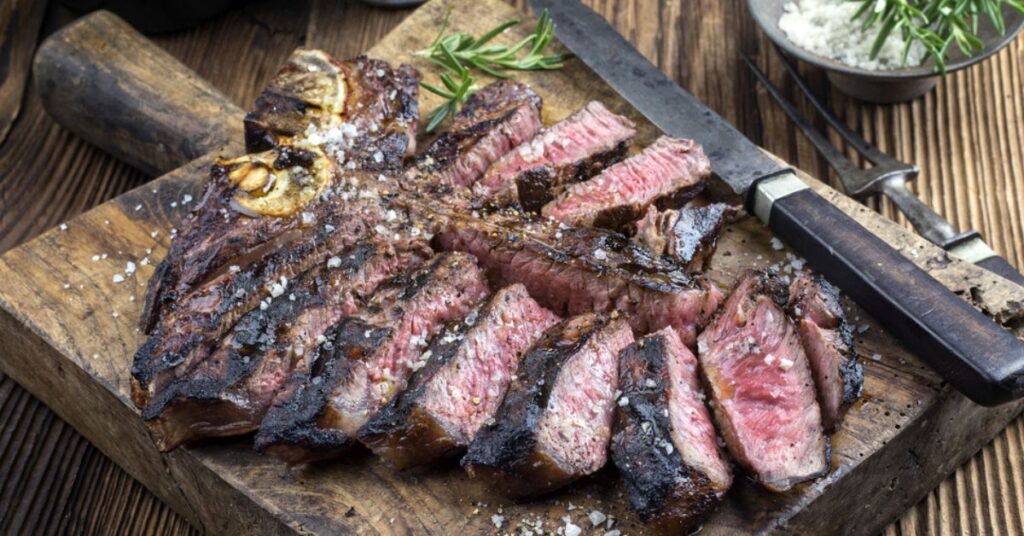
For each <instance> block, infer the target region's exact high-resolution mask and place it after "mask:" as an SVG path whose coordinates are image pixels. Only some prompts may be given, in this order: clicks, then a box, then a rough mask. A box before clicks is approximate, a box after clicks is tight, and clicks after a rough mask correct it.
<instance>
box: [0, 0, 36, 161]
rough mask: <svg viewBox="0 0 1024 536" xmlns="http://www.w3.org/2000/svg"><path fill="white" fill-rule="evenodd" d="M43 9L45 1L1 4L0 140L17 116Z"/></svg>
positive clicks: (18, 1)
mask: <svg viewBox="0 0 1024 536" xmlns="http://www.w3.org/2000/svg"><path fill="white" fill-rule="evenodd" d="M45 13H46V2H33V1H31V0H10V1H8V2H4V3H3V4H0V55H2V56H3V57H0V143H3V142H4V140H5V139H7V134H8V133H9V132H10V131H11V124H13V123H14V120H15V119H17V118H18V112H19V111H21V101H22V97H23V96H24V94H25V82H27V81H28V66H29V63H30V62H31V61H32V50H33V47H35V44H36V37H37V36H38V35H39V27H40V26H41V25H42V23H43V15H44V14H45Z"/></svg>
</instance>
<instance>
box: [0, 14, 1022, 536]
mask: <svg viewBox="0 0 1024 536" xmlns="http://www.w3.org/2000/svg"><path fill="white" fill-rule="evenodd" d="M446 5H452V6H453V7H454V9H455V13H453V15H452V17H451V21H452V22H453V24H454V26H455V27H454V29H457V30H467V31H474V32H479V31H481V29H483V28H487V27H490V26H492V25H494V24H495V23H497V22H498V21H501V20H504V19H507V18H511V17H513V16H515V13H514V12H513V11H512V10H511V9H509V8H508V7H507V6H505V5H503V4H500V3H497V2H493V1H486V2H470V1H459V2H440V1H434V2H431V3H428V4H427V5H425V6H424V7H423V8H421V9H420V10H419V11H417V12H416V13H415V14H413V15H412V16H410V17H409V19H407V20H406V21H405V22H404V23H403V24H402V25H401V26H400V27H399V28H398V29H396V31H395V32H393V33H392V34H391V35H389V37H388V38H386V39H385V40H384V41H383V42H382V43H381V44H380V45H378V46H377V47H375V48H374V49H372V50H371V51H369V53H370V54H371V55H373V56H377V57H382V58H388V59H390V60H391V61H410V62H413V63H414V65H416V66H417V67H418V68H420V69H422V70H423V71H424V73H427V76H428V77H431V76H432V74H430V73H432V72H433V71H432V70H431V67H430V65H429V63H427V62H425V61H424V60H422V59H420V58H416V57H413V56H412V55H411V54H410V51H414V50H417V49H419V48H422V46H423V45H424V44H425V43H426V42H428V41H429V40H430V39H431V38H432V37H433V35H434V34H435V32H436V29H437V27H438V26H439V25H440V22H441V20H442V18H443V16H444V11H445V6H446ZM523 30H524V28H516V29H514V30H513V31H512V33H513V34H514V35H513V36H510V37H509V38H510V39H511V38H514V37H517V36H521V35H522V31H523ZM522 78H523V80H525V81H527V82H528V83H530V84H532V85H533V86H534V87H535V88H536V89H537V91H538V92H539V93H540V94H541V95H542V96H543V97H544V98H545V119H546V120H547V121H554V120H557V119H560V118H562V117H564V116H566V115H568V114H569V113H571V112H572V111H573V110H574V109H576V108H578V107H579V106H581V105H582V104H584V103H586V102H587V101H588V100H591V99H601V100H603V101H605V102H606V103H607V104H608V105H609V107H610V108H612V109H613V110H615V111H617V112H620V113H626V114H628V115H630V116H631V117H632V118H634V119H635V120H636V121H638V124H639V125H640V126H641V133H640V134H641V135H640V142H641V143H647V142H649V141H650V140H651V139H652V138H653V137H654V136H655V135H656V132H655V130H654V129H653V128H652V127H651V126H650V125H649V124H647V123H646V122H643V121H642V119H641V118H640V117H639V116H638V115H637V114H636V113H635V111H633V110H631V109H629V107H628V106H627V105H626V104H625V103H624V102H623V101H622V100H621V99H619V98H618V97H617V96H615V95H614V94H613V93H612V92H611V91H610V90H609V89H608V88H607V87H606V86H604V85H603V84H601V83H600V82H599V81H597V80H596V79H595V78H594V76H593V74H592V73H590V72H589V71H587V70H586V69H585V68H584V67H583V66H581V65H580V64H578V63H576V62H572V63H570V64H569V65H568V66H567V68H566V69H565V70H564V71H562V72H558V73H524V74H523V76H522ZM437 100H438V99H437V98H435V97H433V96H431V95H424V96H423V98H422V100H421V104H422V106H423V109H424V110H429V109H431V108H432V107H433V106H435V105H436V104H437ZM236 117H237V116H236ZM237 139H239V140H240V137H238V138H237ZM208 164H209V160H204V159H200V160H199V161H197V162H195V163H193V164H192V165H190V166H188V167H186V168H183V169H181V170H179V171H176V172H174V173H172V174H170V175H167V176H165V177H162V178H160V179H158V180H157V181H155V182H153V183H151V184H149V185H146V186H143V187H140V188H138V189H136V190H134V191H132V192H129V193H127V194H125V195H124V196H122V197H120V198H118V199H117V200H115V201H113V202H110V203H106V204H104V205H102V206H100V207H97V208H96V209H94V210H92V211H90V212H88V213H87V214H85V215H83V216H81V217H79V218H76V219H74V220H72V221H71V222H68V224H67V228H66V229H60V228H58V229H53V230H51V231H49V232H47V233H45V234H44V235H43V236H41V237H40V238H38V239H36V240H34V241H32V242H30V243H28V244H26V245H24V246H22V247H19V248H16V249H15V250H12V251H11V252H9V253H7V254H5V255H4V256H3V257H0V279H2V280H3V281H5V284H4V285H3V286H0V309H2V311H0V337H2V338H3V340H4V341H11V342H10V343H9V346H10V348H11V349H10V352H9V356H8V358H7V359H5V360H4V361H3V362H2V363H0V367H2V368H3V370H4V372H6V373H8V374H9V375H10V376H11V377H13V378H14V379H15V380H17V381H18V382H19V383H22V384H23V385H25V386H26V387H27V388H28V389H29V390H30V391H32V392H33V393H35V394H37V396H39V397H40V398H42V399H43V400H45V401H46V402H47V403H48V404H50V405H51V406H52V407H53V408H54V409H55V410H56V411H57V412H58V413H59V414H60V415H61V416H62V417H63V418H65V419H67V420H68V421H69V422H71V423H72V424H74V425H75V426H76V427H77V428H78V429H79V430H81V431H82V432H83V433H84V434H85V435H86V436H87V437H88V438H89V439H90V440H91V441H93V442H95V443H96V444H97V445H98V446H99V447H100V448H101V449H102V450H103V451H104V452H105V453H106V454H107V455H108V456H110V457H112V458H113V459H115V460H116V461H117V462H118V463H119V464H121V465H122V466H123V467H125V468H126V469H127V470H128V471H129V472H130V473H131V474H132V475H133V476H135V477H136V478H138V479H139V480H141V481H142V482H143V483H145V485H146V486H147V487H149V488H150V489H152V490H153V491H154V492H156V493H157V494H158V495H159V496H160V497H161V498H163V499H164V500H166V501H168V502H169V503H170V504H172V505H174V507H175V508H176V509H177V510H178V511H179V512H181V513H182V514H184V515H185V516H186V517H188V519H189V520H190V521H191V522H193V523H194V524H196V525H197V526H200V527H202V528H205V529H206V530H207V531H210V532H223V531H234V532H258V533H264V532H273V531H275V530H278V529H281V528H283V527H288V528H290V529H291V530H294V531H297V532H313V533H355V534H399V533H467V534H477V533H483V532H487V531H492V530H494V525H493V524H492V521H491V514H495V513H497V511H498V508H499V506H500V507H502V511H501V512H502V515H503V516H504V518H505V519H506V520H507V522H506V524H505V525H504V527H503V530H509V531H511V530H513V529H514V528H515V527H516V526H517V525H519V524H520V522H521V520H522V519H524V518H526V519H529V520H531V521H532V520H535V519H538V518H539V519H542V520H543V521H544V523H545V528H546V529H547V530H553V529H554V528H555V527H556V526H558V525H564V522H563V521H561V517H562V516H564V515H570V516H572V517H573V519H575V520H576V522H577V523H585V521H581V516H585V514H586V513H588V512H590V511H591V510H600V511H602V512H604V513H606V514H612V515H614V516H615V517H616V518H617V519H618V520H619V526H622V527H623V528H624V530H625V531H626V532H629V533H637V532H640V531H641V530H642V528H641V527H640V526H639V525H638V522H637V521H636V519H635V517H634V516H633V515H632V514H631V513H629V512H628V509H627V507H626V505H625V504H624V501H623V498H622V496H621V494H620V492H621V487H620V485H619V484H618V480H617V478H616V476H615V474H614V472H613V471H612V470H611V469H606V470H604V471H601V472H599V473H598V474H597V475H595V476H594V477H592V478H589V479H586V480H585V481H584V482H581V483H580V484H578V485H575V486H573V487H571V488H570V489H568V490H566V491H565V492H563V493H559V494H558V495H556V496H555V497H554V498H553V499H551V500H545V501H535V502H528V503H521V504H508V503H507V502H506V501H505V500H503V499H502V498H501V497H500V496H497V495H495V494H494V493H493V492H492V491H491V490H488V489H485V488H484V487H483V486H481V485H480V484H479V483H477V482H474V481H471V480H469V479H468V478H467V477H466V476H465V475H464V474H463V473H462V471H461V470H459V469H458V468H457V467H456V466H454V465H440V466H436V467H431V468H426V469H423V470H422V471H416V472H412V473H396V472H394V471H392V470H390V469H388V468H387V467H385V466H384V465H383V464H382V463H380V462H379V461H377V460H376V459H373V458H372V457H369V456H360V457H357V459H355V460H353V461H352V463H333V464H325V465H319V466H314V467H310V468H306V469H303V470H299V471H295V472H290V471H288V470H286V469H285V468H284V467H283V466H282V465H281V464H279V463H278V462H277V461H276V460H274V459H272V458H268V457H263V456H260V455H258V454H255V453H253V452H252V451H251V450H250V448H249V444H248V442H247V441H245V440H239V441H228V442H220V443H217V444H213V445H209V446H206V447H201V448H195V449H182V450H178V451H175V452H172V453H170V454H167V455H160V454H158V453H156V451H155V449H154V448H153V445H152V443H151V441H150V438H149V437H148V434H147V433H146V431H145V428H144V427H143V426H142V422H141V420H140V419H138V418H137V412H136V411H135V409H134V408H133V407H132V406H131V404H130V401H129V398H128V388H129V387H128V386H129V383H128V375H129V368H130V365H131V356H132V353H133V352H134V350H135V348H137V346H138V344H139V343H140V342H141V340H142V336H141V334H139V333H138V332H137V330H136V329H135V328H134V321H135V318H136V317H137V315H138V313H139V304H140V301H141V297H142V294H143V292H144V290H145V284H146V280H147V278H148V277H149V275H151V273H152V269H153V262H152V261H156V260H158V259H159V258H160V257H161V256H162V255H163V254H164V253H165V252H166V248H167V246H168V245H169V243H170V238H169V236H168V235H169V233H168V231H169V229H171V228H173V227H174V226H176V225H179V224H180V222H181V220H182V218H183V217H184V216H185V215H186V213H187V211H188V210H189V209H190V206H189V205H188V204H186V205H182V204H181V201H182V200H183V199H184V198H185V197H184V196H185V195H186V194H187V195H189V196H192V198H193V199H195V198H198V195H199V193H200V192H201V189H202V186H203V184H204V182H205V180H206V173H205V167H206V166H207V165H208ZM802 178H803V179H804V180H805V181H807V182H808V183H809V184H811V185H812V187H813V188H815V189H816V190H817V191H818V192H819V193H821V194H822V195H824V196H825V197H826V198H827V199H829V200H830V201H832V202H833V203H834V204H835V205H837V206H838V207H839V208H841V209H842V210H844V211H845V212H847V213H848V214H850V215H851V216H852V217H854V218H855V219H856V220H857V221H858V222H860V223H861V224H862V225H864V226H866V227H867V228H868V229H870V230H872V231H873V232H875V233H876V234H877V235H878V236H880V237H881V238H882V239H883V240H885V241H886V242H888V243H890V244H892V245H894V246H896V247H897V248H900V250H901V251H902V252H903V253H904V254H905V255H907V256H908V257H909V258H911V259H912V260H914V262H915V263H917V264H918V265H919V266H921V267H922V268H924V269H926V270H927V271H929V273H931V274H932V275H933V276H935V277H936V278H938V279H939V280H940V281H942V282H943V283H944V284H945V285H946V286H947V287H949V288H951V289H953V290H954V291H957V292H959V293H961V294H962V295H964V296H967V297H971V298H972V299H973V300H975V302H976V304H977V305H979V306H980V307H981V308H982V309H983V310H985V311H986V312H988V313H989V314H991V315H993V316H995V317H997V318H998V319H1000V320H1001V321H1004V322H1010V321H1014V320H1016V319H1019V318H1020V316H1021V310H1020V304H1021V303H1024V291H1022V290H1021V289H1020V288H1018V287H1016V286H1014V285H1011V284H1009V283H1008V282H1006V281H1005V280H1002V279H1001V278H998V277H995V276H992V275H990V274H988V273H987V272H985V271H984V270H981V269H979V268H977V267H975V266H971V265H967V264H964V263H961V262H958V261H955V260H950V259H949V258H948V257H947V256H946V255H945V254H944V253H943V252H942V251H940V250H938V249H937V248H935V247H933V246H931V245H930V244H928V243H926V242H924V241H923V240H922V239H920V238H919V237H917V236H915V235H912V234H910V233H908V232H907V231H906V230H904V229H903V228H901V227H899V226H897V225H895V224H893V223H891V222H889V221H886V220H884V219H883V218H881V217H879V216H878V215H877V214H875V213H873V212H871V211H869V210H867V209H865V208H864V207H863V206H861V205H859V204H857V203H856V202H854V201H852V200H850V199H848V198H845V197H844V196H841V195H840V194H838V193H836V192H835V191H833V190H831V189H829V188H828V187H826V186H824V185H822V184H821V183H819V182H817V181H815V180H814V179H812V178H810V177H807V176H805V175H804V176H802ZM771 238H772V236H771V234H770V232H769V231H768V230H767V229H766V228H765V227H764V226H763V225H761V224H760V223H758V222H757V221H756V220H754V219H753V218H745V219H743V220H742V221H740V222H737V223H736V224H735V225H733V226H731V227H730V229H729V231H728V232H726V233H725V235H724V237H723V239H722V242H721V244H720V247H719V252H718V254H717V255H716V256H715V258H714V261H713V263H712V266H711V269H710V272H709V274H710V276H711V277H712V278H713V279H714V280H715V281H716V282H718V283H719V284H722V285H723V286H725V285H729V284H731V283H732V282H733V281H734V280H735V278H736V276H737V275H738V274H739V273H740V272H742V271H743V270H745V269H747V268H751V267H754V268H758V267H764V266H768V265H772V264H775V265H779V266H781V267H783V268H785V266H786V265H787V263H790V262H792V261H791V260H790V259H789V258H788V257H787V256H786V253H787V251H786V250H776V249H774V248H773V247H772V246H771ZM93 256H99V260H97V261H92V260H91V259H92V258H93ZM142 259H148V262H146V263H142V262H141V261H142ZM128 261H132V262H135V263H136V264H137V266H138V267H139V268H138V270H137V271H136V272H135V273H134V274H130V275H129V276H128V277H127V278H126V281H124V282H122V283H116V282H114V279H113V277H112V276H113V275H114V274H123V272H124V266H125V263H126V262H128ZM849 314H850V317H851V319H852V320H853V322H854V323H855V324H856V325H857V326H860V327H861V328H862V330H858V331H860V333H859V335H858V337H857V340H856V348H857V350H858V351H859V352H860V353H861V355H863V356H865V396H864V398H863V399H862V400H861V401H860V402H859V403H858V404H856V405H855V406H854V407H853V408H852V409H851V411H850V413H849V415H848V416H847V418H846V422H845V425H844V427H843V428H842V430H841V431H839V432H838V433H837V434H835V435H834V436H833V438H832V440H833V447H834V449H833V460H834V466H835V469H834V470H833V472H832V473H830V474H829V475H828V476H826V477H825V478H823V479H821V480H819V481H816V482H813V483H810V484H807V485H803V486H799V487H798V488H797V489H796V490H795V491H794V492H792V493H789V494H785V495H775V494H771V493H768V492H765V491H764V490H762V489H761V488H759V487H757V486H755V485H752V484H750V483H748V482H745V481H743V479H740V483H739V484H738V485H737V488H736V490H734V492H733V493H732V494H731V495H730V497H729V500H728V501H727V503H726V505H725V506H724V507H723V509H722V510H721V511H719V512H718V513H716V514H715V515H714V516H713V517H712V518H711V520H710V521H709V522H708V525H707V526H706V527H705V529H704V530H705V531H707V532H708V533H711V534H737V533H818V532H821V531H822V530H825V529H839V530H841V531H842V532H847V533H850V534H872V533H875V532H877V531H878V530H880V529H881V528H882V527H883V526H884V525H885V524H886V523H887V522H888V521H889V520H891V519H893V518H894V517H896V516H897V515H899V514H900V513H901V512H902V511H903V510H904V509H905V508H907V507H908V506H910V505H912V504H913V503H915V502H916V501H917V500H918V499H919V498H920V497H921V496H923V495H924V494H926V493H927V492H928V490H930V489H931V488H932V487H933V486H934V485H935V484H936V483H937V482H939V480H941V479H942V478H943V476H944V475H946V474H948V472H949V471H951V470H952V469H953V468H955V467H956V465H957V464H959V463H960V462H961V461H962V460H963V459H965V458H966V457H968V456H970V455H971V454H972V453H973V452H975V451H976V450H977V448H979V447H980V446H981V445H982V444H983V443H984V442H986V441H988V440H989V439H990V438H991V437H992V436H993V435H994V434H995V433H997V432H998V430H1000V429H1001V428H1002V427H1003V426H1005V424H1006V423H1007V422H1008V421H1009V420H1010V419H1012V418H1013V417H1014V416H1015V415H1017V414H1018V413H1019V412H1020V410H1021V408H1022V406H1021V404H1020V403H1015V404H1009V405H1004V406H1001V407H999V408H994V409H991V408H982V407H980V406H977V405H975V404H973V403H971V402H969V401H968V400H966V399H965V398H964V397H963V396H961V395H959V394H958V393H956V392H954V391H952V390H951V389H950V388H949V387H948V386H946V385H944V384H943V383H942V382H941V380H940V379H939V378H938V377H937V376H936V375H935V374H934V373H933V372H931V371H930V370H929V369H928V368H927V367H925V366H924V365H923V364H922V363H921V362H920V361H919V360H917V359H916V358H915V357H913V356H912V354H910V353H909V352H908V351H907V350H906V349H904V348H902V347H900V346H899V345H898V344H897V343H896V342H895V340H894V339H893V338H892V337H891V336H889V335H888V334H887V333H885V331H884V330H883V329H882V327H880V326H879V325H877V324H876V323H875V322H874V321H873V320H871V319H870V318H868V317H867V316H866V314H865V313H864V312H863V311H861V310H860V309H859V308H857V307H856V306H853V305H849ZM863 328H866V329H863ZM570 502H571V503H572V504H573V505H574V506H575V507H577V508H574V509H573V510H571V511H570V510H568V508H567V504H568V503H570Z"/></svg>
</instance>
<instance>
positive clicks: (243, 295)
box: [132, 199, 394, 407]
mask: <svg viewBox="0 0 1024 536" xmlns="http://www.w3.org/2000/svg"><path fill="white" fill-rule="evenodd" d="M389 210H394V209H390V208H387V205H382V204H381V203H380V202H379V200H376V199H360V200H356V201H354V202H351V203H347V204H346V205H345V206H344V207H340V208H339V209H338V210H337V211H336V212H332V213H330V214H327V215H325V216H324V219H323V220H321V221H317V220H315V219H314V220H311V222H310V223H309V225H307V226H306V228H304V229H302V228H297V229H295V230H294V231H293V232H289V233H286V234H284V235H281V236H280V237H279V239H278V240H275V241H273V242H272V243H271V244H268V247H267V248H265V249H263V250H261V253H262V255H263V256H262V257H258V258H251V259H245V258H241V259H237V261H238V262H239V263H240V264H239V265H231V266H227V267H225V269H224V270H222V272H221V273H219V274H218V275H216V276H215V277H214V278H213V279H212V280H211V281H209V282H208V283H206V284H204V285H202V286H200V287H198V288H197V289H195V290H193V291H192V292H190V293H188V294H186V295H185V296H184V297H183V298H182V299H181V300H180V303H178V304H176V306H175V307H174V309H173V310H171V311H169V312H168V313H167V314H166V315H165V316H164V318H163V319H162V320H161V322H160V323H159V324H158V326H157V328H156V329H155V330H154V331H153V333H152V334H151V335H150V337H149V339H148V340H147V341H146V343H145V344H143V345H142V346H141V347H140V348H139V350H138V351H137V352H136V354H135V359H134V364H133V367H132V397H133V400H134V401H135V403H136V404H137V405H139V407H143V406H144V405H145V404H146V403H147V402H148V401H149V400H150V398H152V397H153V395H154V394H156V393H157V392H158V391H159V390H161V389H162V388H163V387H164V386H165V385H167V383H168V382H169V381H170V380H171V379H173V378H174V377H175V375H177V376H181V375H182V373H183V372H184V371H188V370H190V369H191V368H192V367H194V366H195V365H196V364H197V363H199V362H201V361H202V360H203V359H205V358H206V357H207V356H208V355H209V352H210V350H212V348H213V347H214V346H215V345H216V344H217V342H218V341H217V339H218V338H219V337H221V336H222V335H223V334H224V333H226V332H227V330H228V329H230V328H231V326H232V325H234V323H235V321H237V320H238V318H239V317H241V316H242V315H243V314H245V313H246V312H248V311H250V310H252V309H254V308H255V307H257V306H258V305H259V304H260V303H261V302H262V301H264V300H266V299H267V298H268V297H269V296H270V294H271V293H272V292H273V290H274V288H275V286H287V282H288V280H290V279H293V278H294V277H295V276H297V275H298V274H299V273H301V272H303V271H305V270H306V269H308V268H309V267H311V266H314V265H317V264H321V263H323V262H326V260H327V258H329V257H330V256H331V255H334V254H335V253H336V252H340V251H343V250H344V249H346V248H348V247H349V246H351V245H353V244H355V243H356V242H357V241H359V240H361V239H363V238H364V237H365V236H367V235H369V234H373V233H374V232H375V231H374V230H373V229H372V228H371V227H376V226H380V225H381V223H378V222H383V221H384V219H385V215H386V214H387V211H389ZM172 249H173V248H172ZM158 274H159V272H158V273H157V274H155V275H154V277H157V276H158ZM151 288H152V287H151Z"/></svg>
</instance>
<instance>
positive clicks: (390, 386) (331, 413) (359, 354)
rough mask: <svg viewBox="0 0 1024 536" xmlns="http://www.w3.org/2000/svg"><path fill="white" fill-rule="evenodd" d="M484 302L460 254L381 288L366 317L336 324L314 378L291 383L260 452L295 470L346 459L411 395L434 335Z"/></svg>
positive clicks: (475, 275) (266, 424) (469, 262)
mask: <svg viewBox="0 0 1024 536" xmlns="http://www.w3.org/2000/svg"><path fill="white" fill-rule="evenodd" d="M486 295H487V285H486V281H485V280H484V276H483V273H482V272H481V271H480V270H479V268H477V266H476V263H475V262H474V261H473V259H472V257H469V256H467V255H462V254H458V253H446V254H442V255H439V256H438V257H436V258H435V259H434V260H433V261H431V262H430V263H429V264H427V265H426V266H425V267H423V268H422V269H420V270H417V271H416V272H413V273H411V274H409V275H408V276H403V277H399V278H397V279H396V280H393V281H392V282H390V283H388V284H387V285H386V286H383V287H381V288H380V289H378V290H377V292H376V293H375V294H374V296H373V297H372V298H371V299H370V303H369V304H368V305H367V306H366V307H365V308H364V309H363V310H362V311H360V312H359V313H357V314H355V315H352V316H348V317H345V318H342V319H341V320H340V321H339V322H338V323H337V325H336V326H335V327H334V328H333V330H332V332H331V334H330V335H329V336H328V337H327V340H326V341H325V343H324V344H322V345H320V347H319V349H318V354H319V355H318V356H316V357H315V363H314V365H313V367H312V369H311V372H310V373H309V374H298V375H295V376H293V377H292V379H291V380H289V385H287V386H286V387H285V389H284V390H283V391H282V393H281V394H280V395H279V398H278V401H276V402H275V403H274V405H273V406H272V407H271V409H270V410H269V411H268V412H267V415H266V417H264V419H263V422H262V423H261V425H260V431H259V433H258V434H257V435H256V447H257V448H259V449H261V450H268V451H270V452H273V453H274V454H276V455H278V456H280V457H281V458H283V459H284V460H285V461H287V462H289V463H293V464H294V463H303V462H309V461H315V460H319V459H326V458H331V457H335V456H337V455H339V454H341V453H343V452H344V451H345V450H347V449H348V448H349V447H350V446H351V445H352V444H353V441H352V438H353V437H354V436H355V435H356V433H357V432H358V430H359V428H360V427H362V426H363V425H364V424H366V422H367V421H368V420H369V419H371V418H372V417H373V416H374V415H376V413H377V412H378V411H379V410H380V408H382V407H383V406H385V405H386V404H387V403H388V402H389V401H390V400H391V398H392V397H394V396H395V395H397V394H398V393H399V392H401V391H403V390H404V389H405V387H406V383H407V381H408V379H409V377H410V376H411V374H412V372H413V369H414V367H416V366H418V362H419V360H420V357H421V354H422V353H423V351H424V350H425V349H426V345H427V343H428V342H429V341H430V340H431V339H432V338H433V337H434V335H436V334H437V333H438V332H439V331H441V330H442V329H443V327H444V325H445V324H446V323H448V322H451V321H453V320H456V319H459V318H462V317H463V316H465V315H466V314H467V313H468V312H469V311H470V310H471V309H472V307H473V306H474V305H476V303H477V302H479V301H480V300H481V299H483V298H484V297H485V296H486ZM327 343H330V344H327Z"/></svg>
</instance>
